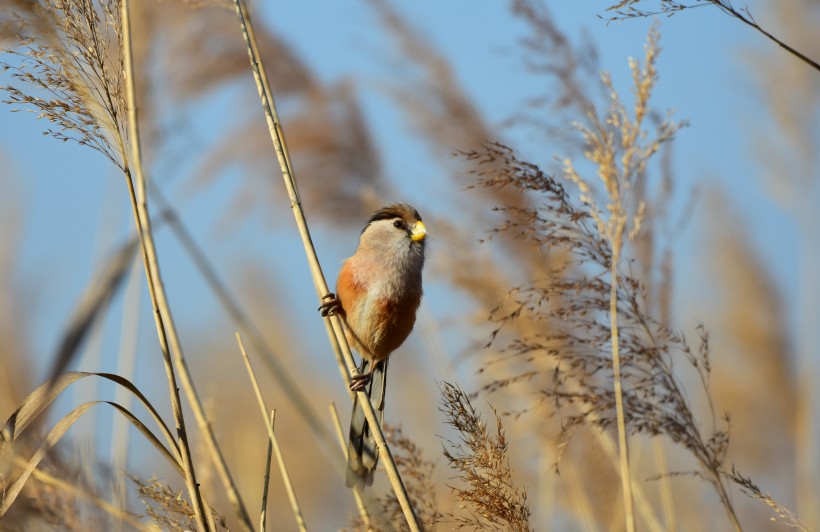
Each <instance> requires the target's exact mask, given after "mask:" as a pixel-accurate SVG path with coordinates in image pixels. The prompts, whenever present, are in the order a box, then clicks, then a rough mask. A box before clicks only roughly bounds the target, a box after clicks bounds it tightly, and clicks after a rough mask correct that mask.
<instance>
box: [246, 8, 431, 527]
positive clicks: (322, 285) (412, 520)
mask: <svg viewBox="0 0 820 532" xmlns="http://www.w3.org/2000/svg"><path fill="white" fill-rule="evenodd" d="M234 6H235V7H236V14H237V17H238V18H239V22H240V26H241V28H242V34H243V37H244V38H245V43H246V45H247V49H248V57H249V60H250V63H251V68H252V70H253V76H254V80H255V81H256V86H257V90H258V92H259V97H260V99H261V102H262V107H263V109H264V112H265V119H266V121H267V123H268V129H269V131H270V134H271V140H272V141H273V145H274V148H275V149H276V155H277V158H278V159H279V165H280V167H281V170H282V177H283V179H284V182H285V187H286V189H287V191H288V198H289V199H290V205H291V210H292V211H293V215H294V218H295V221H296V225H297V228H298V229H299V234H300V237H301V238H302V243H303V244H304V247H305V253H306V255H307V259H308V264H309V266H310V270H311V274H312V277H313V281H314V284H315V287H316V291H317V293H318V295H319V298H320V299H322V298H324V297H325V296H326V295H327V294H328V293H329V290H328V287H327V282H326V281H325V278H324V275H323V274H322V269H321V266H320V265H319V259H318V257H317V256H316V250H315V249H314V247H313V243H312V241H311V238H310V232H309V230H308V227H307V221H306V220H305V216H304V212H303V211H302V207H301V201H300V200H299V195H298V192H297V188H296V182H295V180H294V176H293V169H292V167H291V164H290V158H289V155H288V152H287V147H286V144H285V139H284V135H283V133H282V128H281V124H280V122H279V118H278V116H277V113H276V106H275V102H274V100H273V92H272V91H271V89H270V86H269V85H268V80H267V76H266V74H265V72H264V66H263V64H262V62H261V58H260V57H259V53H258V50H257V46H256V41H255V39H254V36H253V26H252V24H251V20H250V16H249V14H248V10H247V6H246V5H245V2H243V1H242V0H234ZM327 320H328V321H330V323H331V326H332V328H333V332H334V336H335V338H336V341H337V342H338V345H339V347H341V351H342V356H343V358H344V362H345V364H346V366H347V371H348V372H349V374H350V375H354V374H356V373H357V368H356V363H355V361H354V360H353V356H352V354H351V352H350V346H349V345H348V343H347V338H346V337H345V334H344V330H343V328H342V323H341V320H340V319H339V317H338V316H335V315H333V316H329V317H328V318H327ZM333 343H334V342H333V339H332V338H331V344H333ZM340 371H342V373H344V372H345V369H344V368H340ZM358 393H359V394H360V395H359V400H360V403H361V404H362V406H363V410H364V413H365V417H366V419H367V422H368V424H369V425H370V427H371V430H372V431H373V436H374V439H375V440H376V445H377V447H378V449H379V455H380V457H381V459H382V463H383V464H384V466H385V469H386V471H387V477H388V479H389V480H390V483H391V485H392V486H393V490H394V491H395V493H396V497H397V498H398V500H399V502H400V504H401V507H402V510H403V511H404V515H405V518H406V519H407V523H408V525H409V526H410V529H411V530H412V531H418V530H420V528H421V527H420V524H419V521H418V518H417V517H416V515H415V512H414V511H413V507H412V505H411V503H410V500H409V498H408V496H407V491H406V489H405V487H404V485H403V483H402V480H401V476H400V475H399V472H398V469H397V468H396V463H395V461H394V460H393V456H392V454H391V453H390V448H389V447H388V446H387V443H386V441H385V438H384V433H383V431H382V429H381V425H380V423H379V422H378V419H377V418H376V414H375V412H374V411H373V407H372V405H371V404H370V401H369V400H368V399H367V395H366V394H365V393H364V392H358Z"/></svg>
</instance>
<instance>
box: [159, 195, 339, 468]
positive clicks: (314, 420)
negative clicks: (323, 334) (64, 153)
mask: <svg viewBox="0 0 820 532" xmlns="http://www.w3.org/2000/svg"><path fill="white" fill-rule="evenodd" d="M149 187H150V188H149V193H150V194H151V195H152V197H153V199H155V200H156V201H157V203H158V205H159V207H160V210H162V211H163V213H165V215H166V216H165V219H167V220H168V223H169V225H170V226H171V230H172V231H173V232H174V234H175V235H176V236H177V239H178V240H179V242H180V244H181V245H182V248H183V249H184V250H185V251H186V252H187V253H188V255H189V257H190V258H191V260H192V261H193V263H194V265H195V266H196V267H197V269H199V271H200V273H201V274H202V277H203V278H204V279H205V282H206V283H207V284H208V286H210V288H211V290H212V291H213V293H214V295H216V297H217V299H218V300H219V302H220V303H221V304H222V306H223V308H224V309H225V310H226V311H227V313H228V314H229V315H230V316H231V318H233V320H234V323H235V324H236V326H237V327H238V328H239V332H240V333H241V334H242V336H243V337H244V338H245V339H246V340H247V341H248V342H249V345H250V346H251V347H252V348H253V349H254V350H255V351H256V352H257V353H258V354H259V355H261V356H262V360H263V361H264V362H265V364H266V365H267V366H268V369H269V370H270V372H271V374H272V375H273V378H274V379H276V382H277V383H278V384H279V386H281V388H282V392H283V394H284V396H285V397H287V399H288V400H289V401H291V402H292V403H293V405H294V406H295V407H296V409H297V410H298V411H299V414H300V415H301V416H302V418H303V419H305V421H307V424H308V426H309V427H310V428H311V430H312V431H313V433H314V434H315V435H316V436H317V437H318V438H319V441H320V442H322V445H323V447H324V448H325V450H326V451H328V453H331V452H332V451H333V447H335V443H334V442H333V435H332V434H331V433H330V431H328V430H327V428H326V427H325V425H324V424H323V423H322V422H321V420H320V418H319V416H318V415H317V414H316V412H315V411H314V410H313V407H312V406H311V405H310V402H309V401H308V399H307V397H306V396H305V394H304V392H303V391H302V390H301V389H300V388H299V386H298V385H297V383H296V381H295V380H294V379H293V378H292V377H291V376H290V374H289V373H288V371H287V369H286V368H285V366H284V365H283V364H282V363H281V362H280V359H279V356H278V355H277V354H276V353H275V352H274V351H273V349H272V348H271V347H270V345H269V344H268V342H267V341H266V340H265V338H264V336H263V335H262V333H261V332H260V331H259V329H258V328H257V327H256V325H255V324H254V323H253V321H252V320H251V319H250V318H249V317H248V315H247V314H246V313H245V311H244V310H243V309H242V307H241V305H240V304H239V302H237V300H236V298H234V297H233V295H232V294H231V292H230V291H229V290H228V288H227V287H226V285H225V283H224V282H223V281H222V280H221V279H220V278H219V275H218V274H217V272H216V270H215V269H214V267H213V266H212V264H211V262H210V261H209V260H208V258H207V257H206V256H205V253H204V252H203V251H202V248H201V247H200V246H199V245H198V244H197V243H196V241H195V240H194V238H193V236H192V235H191V233H190V232H189V231H188V229H187V228H186V227H185V225H184V224H183V223H182V220H181V219H180V218H179V216H178V214H177V213H176V211H175V210H174V209H173V207H172V206H171V205H170V204H169V203H168V201H167V200H166V199H165V197H164V195H163V194H162V192H161V191H160V190H159V187H157V186H156V185H155V184H154V183H153V182H151V183H149Z"/></svg>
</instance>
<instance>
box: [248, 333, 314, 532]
mask: <svg viewBox="0 0 820 532" xmlns="http://www.w3.org/2000/svg"><path fill="white" fill-rule="evenodd" d="M236 343H237V344H238V345H239V352H240V353H241V354H242V360H243V361H244V362H245V368H246V369H247V370H248V376H249V377H250V379H251V384H252V385H253V391H254V394H256V402H257V403H258V404H259V410H260V411H261V413H262V419H264V420H265V428H266V429H267V431H268V438H270V441H271V444H272V445H273V451H274V453H275V454H276V462H277V463H278V464H279V471H281V472H282V482H284V484H285V490H286V491H287V494H288V500H289V501H290V507H291V510H292V511H293V516H294V517H295V518H296V525H297V526H298V527H299V530H301V531H302V532H307V525H306V524H305V518H304V516H303V515H302V509H301V507H300V506H299V501H298V500H297V499H296V491H295V490H294V489H293V483H292V482H291V481H290V475H288V468H287V466H286V465H285V458H284V457H283V456H282V450H281V449H280V448H279V441H278V440H277V438H276V433H275V432H274V430H273V419H274V418H273V416H271V418H270V419H268V412H269V410H268V407H267V405H266V404H265V399H264V398H263V397H262V390H261V389H260V388H259V381H257V380H256V373H254V371H253V367H252V366H251V360H250V359H249V358H248V353H247V352H246V351H245V345H244V344H243V343H242V337H241V336H239V333H236Z"/></svg>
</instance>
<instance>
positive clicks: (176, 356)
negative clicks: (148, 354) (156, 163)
mask: <svg viewBox="0 0 820 532" xmlns="http://www.w3.org/2000/svg"><path fill="white" fill-rule="evenodd" d="M122 13H123V43H124V47H125V51H124V70H125V76H124V77H125V84H126V95H127V102H128V115H129V120H128V128H129V136H130V141H131V149H132V158H133V161H132V162H133V165H134V173H135V177H136V180H137V186H136V191H137V194H136V197H135V196H134V190H133V185H132V184H131V179H130V172H127V174H128V176H129V190H130V192H131V195H132V204H133V203H134V202H136V211H135V216H136V217H137V223H138V227H139V229H140V239H141V241H142V244H143V245H142V247H143V260H144V261H146V276H147V277H148V286H149V291H150V294H151V301H152V303H153V306H154V319H155V320H156V321H157V327H158V330H161V331H162V332H161V334H160V342H161V343H163V344H164V346H163V356H164V357H166V370H167V371H168V372H169V386H170V387H171V397H172V403H173V410H174V418H175V419H176V420H177V432H178V434H179V439H180V448H181V452H182V455H183V460H184V462H185V471H186V481H187V483H188V490H189V492H190V494H191V498H192V500H193V503H194V511H195V514H196V518H197V526H199V527H200V529H201V530H210V528H211V527H210V526H208V524H206V522H205V516H206V515H210V513H207V514H206V512H205V505H204V503H203V501H202V496H201V494H200V493H199V485H198V484H197V482H196V476H195V474H194V465H193V460H192V458H191V455H190V448H189V444H188V435H187V431H186V430H185V424H184V419H183V416H182V406H181V401H180V399H179V388H178V387H177V386H176V379H175V378H174V377H173V375H174V373H173V369H172V368H171V367H169V365H170V357H169V356H168V354H169V351H168V347H169V345H170V347H171V350H170V354H171V356H172V357H173V362H174V365H175V366H176V369H177V371H178V372H179V376H180V384H181V385H182V388H183V389H184V390H185V393H186V396H187V397H188V401H189V402H190V403H191V409H192V410H193V412H194V418H195V419H196V421H197V424H198V425H199V428H200V430H201V431H202V433H203V435H204V436H205V443H206V444H207V447H208V451H209V453H210V455H211V458H212V459H213V461H214V465H215V466H216V470H217V473H218V474H219V477H220V479H221V480H222V483H223V485H224V487H225V491H226V492H227V495H228V500H230V501H231V503H232V504H233V506H234V510H235V511H236V513H237V515H238V517H239V520H240V523H241V524H242V526H243V528H244V529H246V530H253V525H252V523H251V519H250V515H249V514H248V511H247V509H246V508H245V504H244V503H243V502H242V499H241V498H240V496H239V490H238V489H237V487H236V483H235V482H234V480H233V478H232V477H231V474H230V471H229V470H228V466H227V463H226V462H225V458H224V456H223V455H222V451H221V449H220V448H219V444H218V443H217V442H216V437H215V435H214V433H213V429H212V428H211V424H210V422H209V421H208V419H207V417H206V415H205V410H204V408H203V406H202V402H201V400H200V398H199V396H198V394H197V392H196V389H195V388H194V384H193V380H192V379H191V375H190V372H189V371H188V366H187V363H186V362H185V358H184V355H183V353H182V346H181V344H180V341H179V335H178V334H177V331H176V325H175V324H174V319H173V315H172V313H171V307H170V305H169V304H168V298H167V295H166V294H165V287H164V285H163V283H162V277H161V274H160V269H159V260H158V259H157V253H156V247H155V245H154V238H153V233H152V231H151V217H150V214H149V212H148V204H147V202H146V179H145V173H144V172H143V168H142V153H141V143H140V138H139V129H138V122H137V103H136V89H135V85H134V68H133V57H132V50H131V42H130V41H131V39H130V19H129V16H128V0H124V1H123V4H122ZM123 153H125V151H123ZM166 321H167V325H168V327H167V329H166V328H165V322H166ZM166 332H167V337H166Z"/></svg>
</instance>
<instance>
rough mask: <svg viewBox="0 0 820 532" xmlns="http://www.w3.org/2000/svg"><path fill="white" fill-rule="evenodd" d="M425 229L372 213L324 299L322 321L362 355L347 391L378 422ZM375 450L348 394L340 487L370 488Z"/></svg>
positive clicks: (400, 214)
mask: <svg viewBox="0 0 820 532" xmlns="http://www.w3.org/2000/svg"><path fill="white" fill-rule="evenodd" d="M426 236H427V228H426V227H425V226H424V223H423V222H422V221H421V216H420V215H419V213H418V211H417V210H416V209H414V208H413V207H411V206H410V205H408V204H406V203H394V204H392V205H388V206H387V207H384V208H382V209H379V210H378V211H376V212H375V213H374V214H373V216H371V217H370V220H368V222H367V225H366V226H365V228H364V229H363V230H362V233H361V236H360V237H359V247H358V248H356V253H354V254H353V256H352V257H350V258H349V259H347V260H346V261H344V263H343V264H342V268H341V270H339V277H338V279H337V281H336V294H335V295H334V294H328V296H326V297H325V298H323V300H324V301H325V303H324V304H323V305H322V306H321V307H320V310H321V311H322V315H324V316H327V315H329V314H332V313H336V314H338V315H339V317H340V318H341V320H342V323H343V324H344V329H345V335H346V336H347V340H348V342H349V343H350V346H351V347H352V348H353V349H355V350H356V351H358V352H359V354H360V355H361V356H362V363H361V366H360V367H359V374H358V375H355V376H353V377H352V379H351V384H350V389H351V390H353V391H356V392H358V391H365V392H366V393H367V395H368V397H369V398H370V402H371V404H372V405H373V409H374V410H375V411H376V413H377V417H378V418H379V423H381V420H382V418H383V415H384V392H385V385H386V376H387V360H388V357H389V356H390V353H392V352H393V351H395V350H396V349H397V348H398V347H399V346H400V345H401V344H402V343H403V342H404V340H405V339H407V336H408V335H409V334H410V331H412V330H413V324H414V323H415V322H416V310H417V309H418V307H419V304H420V303H421V295H422V288H421V270H422V267H423V266H424V245H425V238H426ZM378 458H379V456H378V450H377V448H376V442H375V440H374V439H373V434H372V432H371V430H370V427H369V426H368V424H367V420H366V419H365V416H364V411H363V410H362V408H361V405H360V404H359V397H358V395H356V397H355V399H354V402H353V414H352V416H351V420H350V440H349V443H348V451H347V466H348V467H347V479H346V483H347V486H348V487H354V486H356V485H360V484H361V483H362V482H366V483H367V484H368V485H369V484H372V482H373V470H374V469H375V468H376V463H377V462H378Z"/></svg>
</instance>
